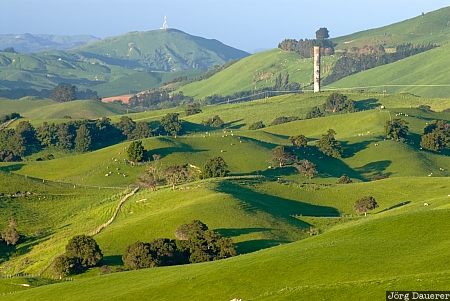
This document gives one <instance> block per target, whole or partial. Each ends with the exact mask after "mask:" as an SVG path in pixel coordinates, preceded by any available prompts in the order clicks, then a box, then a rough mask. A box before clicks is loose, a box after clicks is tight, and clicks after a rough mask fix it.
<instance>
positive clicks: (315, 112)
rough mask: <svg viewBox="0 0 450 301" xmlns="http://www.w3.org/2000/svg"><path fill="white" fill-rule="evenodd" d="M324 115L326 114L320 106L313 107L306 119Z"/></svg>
mask: <svg viewBox="0 0 450 301" xmlns="http://www.w3.org/2000/svg"><path fill="white" fill-rule="evenodd" d="M323 116H325V114H324V113H323V112H322V111H321V110H320V108H319V107H313V108H312V109H311V110H310V111H309V112H308V113H306V119H312V118H317V117H323Z"/></svg>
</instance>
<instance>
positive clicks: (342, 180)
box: [336, 175, 353, 184]
mask: <svg viewBox="0 0 450 301" xmlns="http://www.w3.org/2000/svg"><path fill="white" fill-rule="evenodd" d="M350 183H353V181H352V179H350V177H349V176H347V175H342V176H341V177H340V178H339V179H338V180H337V182H336V184H350Z"/></svg>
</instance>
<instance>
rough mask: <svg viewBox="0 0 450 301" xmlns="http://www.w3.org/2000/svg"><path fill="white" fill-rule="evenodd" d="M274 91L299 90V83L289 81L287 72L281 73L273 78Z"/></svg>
mask: <svg viewBox="0 0 450 301" xmlns="http://www.w3.org/2000/svg"><path fill="white" fill-rule="evenodd" d="M273 89H274V90H275V91H297V90H300V84H298V83H290V82H289V73H286V74H281V73H279V74H278V76H277V77H276V78H275V84H274V86H273Z"/></svg>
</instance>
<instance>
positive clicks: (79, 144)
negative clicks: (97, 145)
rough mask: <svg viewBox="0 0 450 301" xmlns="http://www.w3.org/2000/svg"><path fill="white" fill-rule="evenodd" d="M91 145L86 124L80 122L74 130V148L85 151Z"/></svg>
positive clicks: (89, 133)
mask: <svg viewBox="0 0 450 301" xmlns="http://www.w3.org/2000/svg"><path fill="white" fill-rule="evenodd" d="M91 146H92V139H91V132H90V130H89V129H88V127H87V126H86V124H82V125H81V126H80V127H79V128H78V130H77V131H76V137H75V150H76V151H77V152H87V151H89V150H90V149H91Z"/></svg>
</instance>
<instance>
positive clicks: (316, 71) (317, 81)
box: [314, 46, 320, 93]
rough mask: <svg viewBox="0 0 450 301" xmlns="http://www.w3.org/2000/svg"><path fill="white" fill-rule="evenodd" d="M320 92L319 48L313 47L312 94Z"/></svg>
mask: <svg viewBox="0 0 450 301" xmlns="http://www.w3.org/2000/svg"><path fill="white" fill-rule="evenodd" d="M318 92H320V47H319V46H314V93H318Z"/></svg>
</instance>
